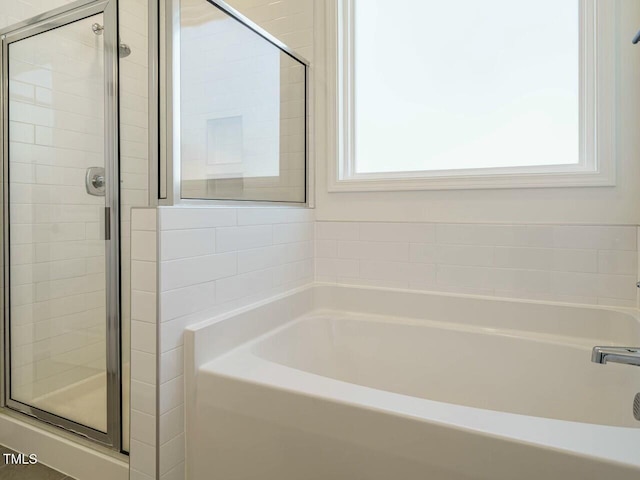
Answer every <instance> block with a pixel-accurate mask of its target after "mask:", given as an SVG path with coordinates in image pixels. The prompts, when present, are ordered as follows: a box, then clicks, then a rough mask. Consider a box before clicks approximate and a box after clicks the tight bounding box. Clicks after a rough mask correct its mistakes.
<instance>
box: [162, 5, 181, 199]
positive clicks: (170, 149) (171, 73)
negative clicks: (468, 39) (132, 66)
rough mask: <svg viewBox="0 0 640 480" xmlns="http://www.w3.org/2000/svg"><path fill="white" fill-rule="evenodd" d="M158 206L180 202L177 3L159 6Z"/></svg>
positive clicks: (178, 14) (178, 18) (178, 33)
mask: <svg viewBox="0 0 640 480" xmlns="http://www.w3.org/2000/svg"><path fill="white" fill-rule="evenodd" d="M160 29H161V32H160V39H161V40H160V72H161V73H160V79H161V81H160V98H161V99H163V100H164V101H163V102H161V103H160V119H161V121H160V143H161V145H160V167H159V169H160V172H159V178H160V186H159V188H160V195H159V198H160V202H159V203H160V205H175V204H176V203H177V202H178V200H179V199H180V151H179V148H180V138H179V135H180V0H167V1H166V2H160Z"/></svg>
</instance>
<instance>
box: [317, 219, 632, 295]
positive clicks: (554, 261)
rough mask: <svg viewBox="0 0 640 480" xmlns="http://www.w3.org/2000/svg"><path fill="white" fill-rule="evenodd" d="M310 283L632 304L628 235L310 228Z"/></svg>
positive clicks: (611, 230) (532, 228)
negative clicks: (313, 252) (312, 237)
mask: <svg viewBox="0 0 640 480" xmlns="http://www.w3.org/2000/svg"><path fill="white" fill-rule="evenodd" d="M316 229H317V237H316V279H317V280H319V281H323V282H330V283H341V284H350V285H374V286H384V287H394V288H410V289H413V290H429V291H444V292H456V293H470V294H476V295H491V296H498V297H514V298H527V299H535V300H552V301H560V302H571V303H582V304H600V305H616V306H624V307H635V306H636V295H637V293H636V292H637V290H638V289H637V288H636V278H637V274H638V253H637V231H636V227H633V226H624V227H609V226H567V225H562V226H557V225H556V226H552V225H488V224H484V225H483V224H450V223H449V224H447V223H437V224H436V223H376V222H317V223H316Z"/></svg>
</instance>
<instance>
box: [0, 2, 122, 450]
mask: <svg viewBox="0 0 640 480" xmlns="http://www.w3.org/2000/svg"><path fill="white" fill-rule="evenodd" d="M100 13H102V14H103V20H104V31H103V38H104V40H103V42H104V43H103V59H104V80H105V90H104V97H105V110H104V112H105V113H104V115H105V123H104V142H105V144H104V146H105V150H104V168H105V177H106V179H107V186H106V192H105V275H106V317H105V322H106V325H105V332H106V365H105V368H106V386H107V412H106V416H107V423H106V426H107V431H106V432H102V431H99V430H96V429H94V428H91V427H89V426H87V425H84V424H81V423H78V422H74V421H72V420H69V419H67V418H64V417H61V416H58V415H55V414H53V413H50V412H47V411H45V410H41V409H39V408H36V407H33V406H31V405H27V404H25V403H22V402H19V401H17V400H13V399H11V338H10V336H11V331H10V319H11V312H10V311H11V304H10V300H11V297H10V290H11V284H10V245H9V243H10V242H9V239H10V236H9V230H10V226H9V205H10V204H9V201H10V199H9V173H10V172H9V76H8V74H9V45H10V44H11V43H13V42H17V41H19V40H23V39H26V38H28V37H32V36H34V35H38V34H40V33H44V32H47V31H50V30H53V29H56V28H60V27H64V26H66V25H69V24H72V23H74V22H76V21H79V20H82V19H84V18H87V17H90V16H93V15H97V14H100ZM118 38H119V37H118V8H117V0H78V1H75V2H72V3H69V4H67V5H64V6H63V7H60V8H56V9H54V10H51V11H49V12H46V13H44V14H42V15H38V16H36V17H33V18H31V19H29V20H26V21H24V22H21V23H18V24H16V25H13V26H10V27H8V28H5V29H2V30H0V46H1V48H0V69H1V72H2V75H1V76H0V80H1V85H0V87H1V88H0V113H1V114H0V144H1V146H2V148H1V149H0V156H1V157H2V182H1V187H0V188H1V190H2V192H0V193H1V194H0V198H1V199H2V203H3V205H2V208H1V209H0V211H1V215H2V218H1V220H2V224H3V228H2V240H3V243H4V245H3V248H2V251H3V270H4V277H3V280H4V295H0V301H2V302H3V305H2V308H0V312H3V315H2V322H1V323H2V328H1V329H0V333H1V334H2V336H3V337H4V338H2V340H3V341H2V345H3V346H4V356H3V360H4V372H3V373H4V378H3V381H2V382H0V384H1V385H2V392H1V393H2V395H1V396H0V402H1V404H0V406H6V407H8V408H11V409H12V410H16V411H18V412H21V413H23V414H26V415H29V416H31V417H35V418H37V419H38V420H41V421H43V422H46V423H49V424H52V425H55V426H58V427H61V428H63V429H65V430H68V431H71V432H73V433H76V434H79V435H82V436H84V437H87V438H89V439H92V440H95V441H97V442H99V443H102V444H104V445H106V446H109V447H111V448H112V449H114V450H117V451H119V452H120V451H121V449H122V383H121V351H120V345H121V332H120V318H121V315H120V313H121V312H120V172H119V164H120V162H119V135H118V128H119V125H118V122H119V110H118V109H119V107H118V58H119V57H118V45H119V41H118ZM106 232H109V234H108V236H107V235H106Z"/></svg>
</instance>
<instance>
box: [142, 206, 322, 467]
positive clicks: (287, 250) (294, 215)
mask: <svg viewBox="0 0 640 480" xmlns="http://www.w3.org/2000/svg"><path fill="white" fill-rule="evenodd" d="M137 211H138V210H136V213H137ZM144 211H146V210H144ZM314 215H315V214H314V211H313V210H309V209H299V208H286V207H273V208H269V207H265V208H223V207H219V208H195V207H194V208H186V207H185V208H183V207H167V208H164V207H161V208H159V209H158V222H159V223H158V234H159V248H158V251H159V262H160V263H159V265H158V271H159V288H160V292H159V295H160V299H159V305H160V307H159V312H158V322H159V323H158V330H159V332H158V333H159V336H160V339H159V340H160V352H159V355H160V357H159V365H160V371H159V381H160V385H159V408H160V411H159V415H160V418H159V426H160V432H159V438H160V445H159V454H160V457H159V458H160V462H159V468H160V472H159V474H160V477H161V478H163V479H169V478H170V479H174V478H184V377H183V362H184V359H183V331H184V328H185V327H186V326H188V325H190V324H193V323H196V322H198V321H201V320H204V319H208V318H211V317H212V316H215V315H217V314H220V313H223V312H226V311H229V310H233V309H235V308H240V307H243V306H246V305H248V304H251V303H254V302H257V301H259V300H262V299H265V298H269V297H271V296H273V295H276V294H278V293H281V292H284V291H287V290H290V289H292V288H296V287H299V286H301V285H305V284H308V283H311V282H313V279H314V271H313V268H314V260H313V257H314V253H313V239H314ZM137 218H139V219H140V221H145V220H147V221H148V219H145V218H142V217H137ZM137 218H136V217H135V216H134V235H133V242H132V248H133V254H134V261H133V269H134V275H133V279H132V284H133V288H134V291H133V293H132V298H133V303H132V312H134V313H133V315H134V316H133V318H134V320H133V330H132V335H133V341H134V344H135V338H136V335H137V333H138V332H141V333H143V332H147V333H148V332H149V331H150V330H149V329H148V328H146V327H145V328H142V327H137V326H136V323H137V320H136V319H137V317H138V316H140V317H142V321H144V320H145V319H149V318H152V316H153V311H152V310H153V305H154V303H153V301H152V298H151V297H150V295H152V293H151V292H148V291H146V290H145V285H148V284H150V281H151V279H152V276H153V272H155V270H154V269H153V268H151V267H149V268H144V267H143V268H138V267H142V266H143V264H146V263H147V262H148V260H146V259H148V258H151V253H149V251H150V250H151V251H152V250H153V248H154V247H153V245H152V244H151V242H152V239H153V238H152V234H153V232H152V231H151V230H149V231H140V232H138V231H137V229H138V227H137V224H136V223H135V222H136V221H137ZM137 241H139V245H137V244H136V242H137ZM145 249H146V251H144V250H145ZM138 251H140V256H141V260H140V261H138V259H137V257H136V252H138ZM150 348H152V346H151V345H150V342H148V341H147V340H141V341H140V342H139V344H138V350H139V352H136V351H135V350H132V363H133V365H134V367H133V372H132V373H133V375H134V377H133V378H134V380H135V381H136V382H141V383H143V384H144V385H147V384H148V382H147V380H148V379H147V378H146V377H144V376H143V375H145V374H150V373H151V371H150V368H149V369H146V367H144V366H141V367H136V364H138V363H140V364H141V365H145V364H147V363H148V362H147V358H146V354H147V353H148V350H149V349H150ZM145 369H146V370H145ZM140 370H143V371H140ZM138 371H140V373H139V375H140V376H136V372H138ZM137 387H138V385H137V384H136V385H132V389H134V390H135V391H132V395H134V397H133V398H138V397H139V396H142V395H143V393H141V392H139V391H138V390H139V389H137ZM138 401H139V402H140V401H141V400H138ZM134 408H135V406H134ZM138 421H139V420H138ZM131 427H132V439H133V438H136V439H138V437H137V436H138V435H141V434H142V433H138V432H137V425H136V417H132V425H131ZM140 428H141V429H142V432H148V431H149V428H148V426H147V425H146V424H141V427H140ZM134 448H135V446H134V445H133V443H132V455H134ZM140 468H142V467H140Z"/></svg>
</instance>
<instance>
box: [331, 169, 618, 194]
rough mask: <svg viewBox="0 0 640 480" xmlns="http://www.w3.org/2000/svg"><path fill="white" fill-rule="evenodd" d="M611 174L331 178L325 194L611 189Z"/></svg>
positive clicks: (362, 176) (573, 173)
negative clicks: (570, 188) (409, 191)
mask: <svg viewBox="0 0 640 480" xmlns="http://www.w3.org/2000/svg"><path fill="white" fill-rule="evenodd" d="M615 180H616V179H615V171H614V169H608V171H600V172H581V173H576V172H567V173H538V174H531V173H527V174H486V175H484V174H481V175H479V174H474V175H443V176H431V177H407V176H401V175H396V176H393V174H390V175H381V174H375V175H357V176H352V177H348V178H344V179H337V178H335V177H332V178H331V179H330V181H329V192H384V191H404V190H483V189H508V188H564V187H612V186H615V184H616V181H615Z"/></svg>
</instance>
